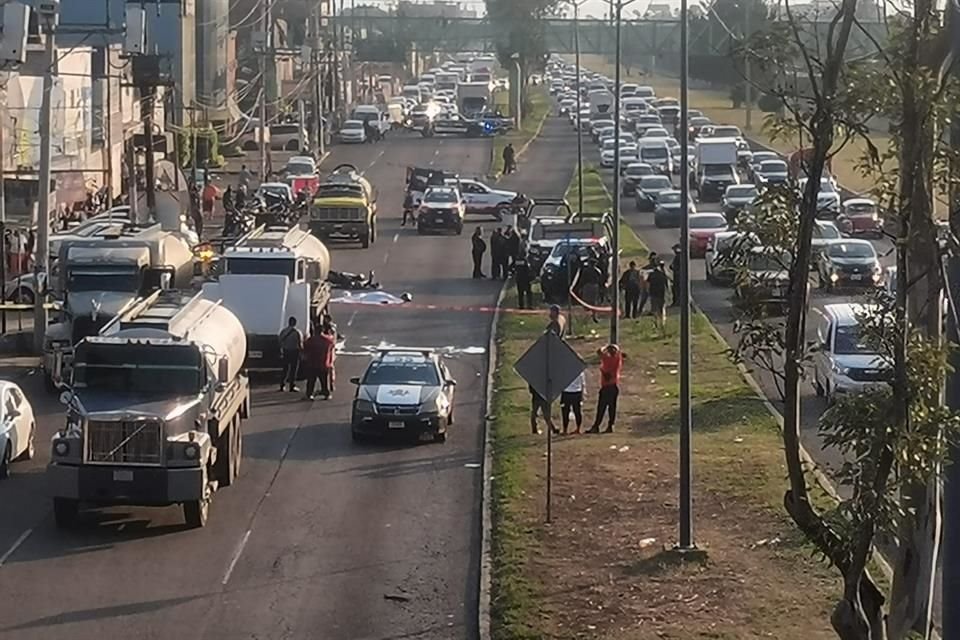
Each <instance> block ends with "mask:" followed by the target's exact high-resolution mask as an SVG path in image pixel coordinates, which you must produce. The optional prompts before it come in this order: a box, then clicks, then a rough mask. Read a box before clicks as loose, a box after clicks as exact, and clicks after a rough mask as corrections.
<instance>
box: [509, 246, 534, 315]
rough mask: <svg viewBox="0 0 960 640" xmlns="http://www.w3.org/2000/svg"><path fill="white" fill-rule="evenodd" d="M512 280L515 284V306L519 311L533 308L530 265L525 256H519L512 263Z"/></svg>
mask: <svg viewBox="0 0 960 640" xmlns="http://www.w3.org/2000/svg"><path fill="white" fill-rule="evenodd" d="M512 269H513V280H514V282H516V283H517V306H518V307H519V308H521V309H532V308H533V291H532V288H531V284H532V283H533V274H532V273H530V263H528V262H527V256H526V255H523V254H520V255H519V256H517V258H516V259H515V260H514V261H513V267H512Z"/></svg>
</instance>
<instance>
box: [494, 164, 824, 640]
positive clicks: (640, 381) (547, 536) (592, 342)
mask: <svg viewBox="0 0 960 640" xmlns="http://www.w3.org/2000/svg"><path fill="white" fill-rule="evenodd" d="M601 180H602V179H601V176H600V175H599V174H598V173H597V172H596V171H595V170H593V169H592V168H591V169H588V170H585V171H584V194H585V196H587V197H585V200H586V201H588V202H589V205H587V203H586V202H585V209H587V210H588V211H594V210H597V211H604V210H609V208H610V201H609V196H607V195H606V193H605V192H604V191H603V189H602V188H600V189H598V188H597V185H598V184H600V185H602V181H601ZM573 184H574V185H575V184H576V178H574V181H573ZM598 192H600V193H602V194H603V195H602V196H600V195H597V193H598ZM569 193H571V192H568V194H569ZM572 195H574V196H575V195H576V193H575V191H574V192H572ZM621 235H622V236H623V239H624V242H623V255H622V258H623V260H624V261H628V260H630V259H637V258H639V257H641V256H642V255H644V254H645V248H644V246H643V244H642V243H641V242H640V240H639V239H638V238H637V237H636V236H635V235H634V234H633V232H632V231H631V230H630V229H629V228H625V227H622V234H621ZM515 302H516V297H515V295H514V294H513V291H512V290H511V293H510V295H508V296H507V297H506V299H505V301H504V306H505V308H506V309H507V310H506V311H505V312H504V313H503V314H502V316H501V320H500V324H499V326H498V329H497V348H498V355H499V358H498V362H499V366H498V369H497V371H496V372H495V392H494V406H493V409H492V413H493V415H494V421H493V443H494V444H493V446H494V465H493V467H494V468H493V471H492V473H493V477H494V479H493V516H494V528H493V553H494V558H493V594H492V596H493V597H492V607H493V610H492V624H493V638H494V639H495V640H533V639H535V638H536V639H541V638H553V639H558V640H566V639H573V638H591V639H596V640H605V639H608V638H609V639H611V640H612V639H614V638H616V639H617V640H639V639H641V638H643V639H646V638H678V639H679V638H704V637H711V638H760V637H776V638H778V639H780V640H791V639H797V640H801V639H802V640H813V639H817V638H833V637H834V634H833V633H832V631H831V629H830V625H829V612H830V609H831V606H832V604H833V602H834V598H835V596H836V595H837V594H838V593H839V589H840V584H839V582H838V581H837V580H836V578H835V576H834V574H833V572H832V571H831V570H830V569H829V568H828V567H827V566H825V565H823V564H820V563H818V562H817V561H816V560H814V559H812V557H811V553H810V548H809V547H808V546H807V545H806V544H805V542H804V540H803V539H802V537H801V536H800V534H799V533H797V532H796V530H795V529H794V527H793V526H792V524H791V522H789V520H788V519H787V518H786V517H785V516H784V515H783V513H782V507H781V506H780V505H781V499H782V495H783V493H782V492H783V488H784V480H783V478H784V476H785V470H784V468H783V462H782V459H783V457H782V453H781V440H780V436H779V433H778V431H777V426H776V423H775V421H774V420H773V418H772V417H771V416H770V415H769V413H767V411H766V409H765V408H764V406H763V404H762V403H761V402H760V401H759V400H758V399H757V398H756V396H755V395H754V394H753V392H752V391H751V390H750V388H749V387H748V386H747V384H746V383H745V381H744V380H743V379H742V378H741V376H740V374H739V372H738V371H737V369H736V367H734V366H733V365H732V364H731V363H730V362H729V361H728V359H727V357H726V353H725V349H726V345H725V344H723V343H721V342H720V341H719V340H718V339H717V338H716V337H715V335H714V333H713V332H712V331H711V330H710V327H709V325H708V324H707V322H706V320H705V319H704V318H703V317H701V316H695V317H694V322H693V327H692V328H693V356H692V357H693V372H694V373H693V383H694V390H695V392H694V407H693V414H694V430H695V433H694V492H695V493H694V495H695V514H696V521H695V533H696V538H697V540H698V544H699V546H700V548H701V550H702V553H698V554H690V555H688V556H680V555H677V554H675V553H674V552H673V551H672V550H671V545H672V544H673V543H674V541H675V540H676V535H677V533H676V531H677V474H678V464H677V448H678V438H677V425H678V421H679V418H678V408H677V407H678V399H677V397H678V392H679V388H678V385H679V381H678V378H677V368H676V367H677V365H676V360H677V353H678V349H679V347H678V330H677V324H676V318H675V317H673V316H672V317H671V318H670V322H669V323H668V331H667V335H666V336H661V335H659V333H658V332H657V331H656V330H655V328H654V327H653V323H652V320H651V319H650V318H646V317H645V318H642V319H641V320H639V321H633V320H624V321H623V323H622V325H621V346H622V348H623V350H624V352H625V353H626V354H627V356H628V360H627V364H626V366H625V372H624V381H623V386H622V389H621V395H620V416H619V420H618V424H617V427H618V432H617V433H616V434H613V435H580V436H560V437H557V438H556V439H555V440H554V445H555V446H554V460H553V470H554V476H553V523H552V524H551V525H547V524H545V523H544V499H545V447H544V444H545V443H544V438H545V436H534V435H531V434H530V427H529V421H528V408H529V405H530V396H529V393H528V392H527V385H526V384H525V383H524V382H523V381H522V380H521V379H520V378H519V377H518V376H517V375H516V373H515V372H514V371H513V363H514V362H516V360H517V358H518V357H519V356H520V355H521V354H522V353H523V352H524V351H525V350H526V349H527V347H528V346H529V345H530V344H531V343H532V342H533V341H534V340H536V339H537V337H538V336H539V335H540V333H541V332H542V331H543V328H544V325H545V323H546V318H545V316H541V315H535V314H529V313H526V314H519V313H512V312H510V311H509V309H513V308H515V307H516V305H515ZM573 324H574V328H575V330H576V333H577V335H578V336H581V337H579V338H578V339H574V340H571V341H570V344H571V346H573V347H574V348H575V349H577V351H578V352H580V354H581V355H582V356H583V357H584V359H585V360H586V361H587V362H588V364H589V369H588V378H587V394H586V396H587V399H586V401H585V405H586V406H585V413H586V415H585V423H586V424H585V426H586V427H589V425H590V424H591V419H592V417H593V409H594V401H595V397H596V391H597V371H596V369H597V357H596V356H595V355H594V354H595V352H596V350H597V349H598V348H599V347H601V346H602V345H603V344H604V336H606V335H607V332H608V324H607V323H606V322H601V323H599V324H594V323H593V322H591V321H590V318H589V316H588V315H587V314H584V313H579V312H578V313H575V317H574V319H573ZM555 409H556V407H555ZM556 413H557V412H556V411H555V412H554V415H555V417H556ZM557 423H558V424H559V420H557ZM787 620H789V621H790V622H789V624H788V623H787V622H786V621H787Z"/></svg>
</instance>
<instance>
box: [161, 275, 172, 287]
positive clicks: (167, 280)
mask: <svg viewBox="0 0 960 640" xmlns="http://www.w3.org/2000/svg"><path fill="white" fill-rule="evenodd" d="M172 282H173V274H171V273H170V272H169V271H165V272H163V273H161V274H160V288H161V289H163V290H164V291H166V290H168V289H169V288H170V285H171V283H172Z"/></svg>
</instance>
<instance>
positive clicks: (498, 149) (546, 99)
mask: <svg viewBox="0 0 960 640" xmlns="http://www.w3.org/2000/svg"><path fill="white" fill-rule="evenodd" d="M529 96H530V100H529V105H528V106H529V109H528V110H527V111H526V113H524V114H522V118H521V122H520V127H519V129H514V130H512V131H510V132H508V133H506V134H504V135H502V136H497V137H496V138H494V141H493V151H492V157H491V158H490V174H491V175H493V176H494V177H495V178H496V179H497V180H499V179H500V178H501V177H502V176H503V150H504V148H505V147H506V146H507V145H508V144H513V146H514V148H515V149H516V158H517V160H518V161H519V159H520V156H522V155H523V154H524V153H525V152H526V150H527V148H528V147H529V146H530V143H531V142H533V141H534V140H535V139H536V138H537V136H539V135H540V132H541V131H543V125H544V124H545V123H546V122H547V118H549V117H550V112H551V108H552V105H551V103H550V96H549V95H547V92H546V90H545V89H544V88H543V87H542V86H533V87H531V88H530V89H529ZM507 97H508V94H507V92H505V91H501V92H500V93H498V94H497V106H498V107H499V108H500V109H504V110H506V109H507V108H508V105H507V102H506V99H507Z"/></svg>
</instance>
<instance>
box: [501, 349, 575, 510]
mask: <svg viewBox="0 0 960 640" xmlns="http://www.w3.org/2000/svg"><path fill="white" fill-rule="evenodd" d="M586 366H587V365H586V363H585V362H584V361H583V360H582V359H581V358H580V356H579V355H578V354H577V352H576V351H574V350H573V349H572V348H570V345H568V344H567V343H566V342H564V341H563V340H562V339H561V338H560V337H559V336H558V335H556V334H555V333H551V332H547V333H544V334H543V335H542V336H540V338H538V339H537V341H536V342H534V343H533V344H532V345H530V348H529V349H527V351H526V353H524V354H523V355H522V356H520V359H519V360H517V362H516V364H514V365H513V369H514V371H516V372H517V374H518V375H519V376H520V377H521V378H523V379H524V380H525V381H526V382H527V384H529V385H530V387H531V388H532V389H533V392H534V393H536V394H537V395H538V396H540V397H541V398H542V399H543V400H544V402H545V404H546V407H547V411H548V412H549V414H548V415H552V413H553V411H552V407H553V401H554V400H556V399H557V398H558V397H559V396H560V394H561V393H562V392H563V390H564V389H566V388H567V387H568V386H569V385H570V383H571V382H573V381H574V380H576V379H577V377H578V376H579V375H580V374H581V373H583V371H584V369H586ZM552 485H553V429H551V428H550V425H547V496H546V507H547V522H550V521H551V517H552V512H551V511H552V509H551V506H552V505H551V499H550V496H551V489H552V488H553V486H552Z"/></svg>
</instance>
